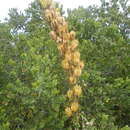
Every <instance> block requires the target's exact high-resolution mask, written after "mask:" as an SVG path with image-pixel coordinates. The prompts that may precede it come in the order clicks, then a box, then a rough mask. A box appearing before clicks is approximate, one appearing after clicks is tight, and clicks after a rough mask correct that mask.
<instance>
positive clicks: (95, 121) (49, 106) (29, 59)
mask: <svg viewBox="0 0 130 130" xmlns="http://www.w3.org/2000/svg"><path fill="white" fill-rule="evenodd" d="M126 3H127V1H124V0H119V1H118V0H116V1H115V0H112V2H111V4H110V3H107V2H105V1H102V5H101V7H95V6H93V7H88V8H86V9H85V8H82V7H79V8H78V9H75V10H69V11H68V16H67V18H66V19H67V20H68V23H69V28H70V30H74V31H76V32H77V38H78V39H79V41H80V45H79V49H80V52H81V59H82V60H83V61H84V63H85V67H84V70H83V73H82V76H81V77H80V80H79V84H80V85H81V86H82V87H83V96H82V97H81V107H80V108H81V109H80V112H79V113H78V114H77V115H76V116H75V117H74V118H72V119H67V117H65V114H64V105H65V104H66V96H65V93H66V91H67V89H68V88H67V87H68V86H67V79H66V76H65V74H64V72H63V69H62V67H61V65H60V55H59V53H58V50H57V48H56V45H55V44H56V43H54V41H52V40H50V37H49V35H48V33H49V27H48V25H47V23H46V21H45V20H44V18H42V14H41V10H40V6H39V4H38V3H37V2H34V3H32V4H31V7H30V8H28V9H26V11H25V14H23V13H22V12H18V10H17V9H11V10H10V13H9V16H10V18H9V19H8V20H7V21H6V22H5V23H0V97H1V98H0V129H1V130H43V129H45V130H72V129H75V130H78V129H79V130H86V129H87V130H118V129H119V130H120V129H121V130H129V129H130V128H129V127H130V109H129V108H130V72H129V71H130V63H129V58H130V57H129V56H130V55H129V54H130V44H128V43H129V41H130V39H129V36H128V32H127V29H128V28H130V24H129V18H128V14H129V7H128V5H127V4H126ZM57 6H58V5H57ZM119 7H121V8H122V11H120V9H119ZM61 12H63V11H62V9H61Z"/></svg>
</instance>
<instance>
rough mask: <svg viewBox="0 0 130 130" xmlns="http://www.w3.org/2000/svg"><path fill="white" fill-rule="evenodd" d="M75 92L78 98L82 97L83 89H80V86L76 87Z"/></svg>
mask: <svg viewBox="0 0 130 130" xmlns="http://www.w3.org/2000/svg"><path fill="white" fill-rule="evenodd" d="M73 91H74V95H75V96H78V97H79V96H80V95H81V93H82V89H81V87H80V86H79V85H76V86H74V88H73Z"/></svg>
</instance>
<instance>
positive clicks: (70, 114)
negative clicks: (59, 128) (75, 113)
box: [65, 107, 72, 117]
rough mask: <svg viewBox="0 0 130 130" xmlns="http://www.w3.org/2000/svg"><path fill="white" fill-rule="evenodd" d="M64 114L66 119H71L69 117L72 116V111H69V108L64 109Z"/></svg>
mask: <svg viewBox="0 0 130 130" xmlns="http://www.w3.org/2000/svg"><path fill="white" fill-rule="evenodd" d="M65 114H66V115H67V116H68V117H71V116H72V110H71V108H70V107H67V108H65Z"/></svg>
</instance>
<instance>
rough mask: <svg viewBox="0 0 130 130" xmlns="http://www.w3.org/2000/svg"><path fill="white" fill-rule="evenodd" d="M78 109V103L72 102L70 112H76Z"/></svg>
mask: <svg viewBox="0 0 130 130" xmlns="http://www.w3.org/2000/svg"><path fill="white" fill-rule="evenodd" d="M78 109H79V103H78V102H73V103H72V104H71V110H72V111H73V112H77V111H78Z"/></svg>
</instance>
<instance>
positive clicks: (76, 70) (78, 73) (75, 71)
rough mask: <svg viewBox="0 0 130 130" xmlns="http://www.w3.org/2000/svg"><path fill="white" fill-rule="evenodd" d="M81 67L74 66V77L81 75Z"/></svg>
mask: <svg viewBox="0 0 130 130" xmlns="http://www.w3.org/2000/svg"><path fill="white" fill-rule="evenodd" d="M81 72H82V71H81V68H75V70H74V75H75V76H76V77H79V76H80V75H81Z"/></svg>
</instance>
